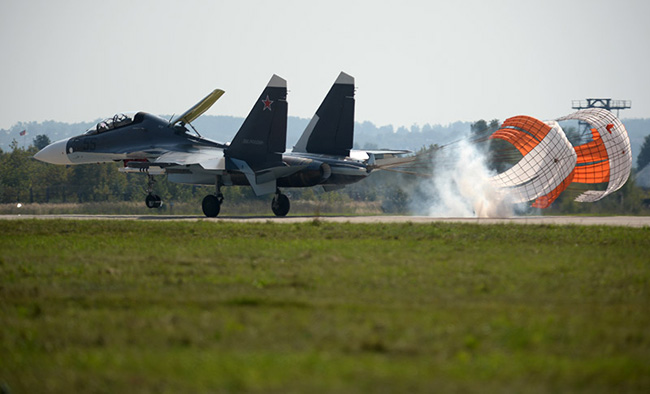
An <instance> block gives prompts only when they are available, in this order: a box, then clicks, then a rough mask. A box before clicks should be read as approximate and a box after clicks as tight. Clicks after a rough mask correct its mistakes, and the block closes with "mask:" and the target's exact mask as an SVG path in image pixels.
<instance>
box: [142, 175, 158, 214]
mask: <svg viewBox="0 0 650 394" xmlns="http://www.w3.org/2000/svg"><path fill="white" fill-rule="evenodd" d="M147 177H148V181H147V197H146V198H145V199H144V202H145V204H147V208H160V207H162V199H161V198H160V196H159V195H157V194H153V185H154V184H155V183H156V180H155V179H153V176H152V175H149V174H147Z"/></svg>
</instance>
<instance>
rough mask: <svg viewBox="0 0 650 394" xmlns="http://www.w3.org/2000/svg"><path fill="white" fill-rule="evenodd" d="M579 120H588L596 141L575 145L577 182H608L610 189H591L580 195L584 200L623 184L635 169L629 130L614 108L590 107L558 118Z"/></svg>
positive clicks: (575, 175) (597, 196)
mask: <svg viewBox="0 0 650 394" xmlns="http://www.w3.org/2000/svg"><path fill="white" fill-rule="evenodd" d="M572 119H574V120H579V121H582V122H586V123H588V124H589V125H590V126H591V127H592V128H591V134H592V139H593V140H592V141H591V142H588V143H586V144H582V145H579V146H576V147H575V151H576V153H577V155H578V162H577V165H576V168H575V174H574V178H573V182H576V183H591V184H597V183H606V182H608V185H607V189H606V190H588V191H586V192H584V193H582V194H581V195H579V196H578V197H577V198H576V201H580V202H593V201H598V200H600V199H602V198H603V197H605V196H607V195H609V194H611V193H613V192H615V191H616V190H618V189H620V188H621V187H623V185H624V184H625V182H627V178H628V177H629V176H630V170H631V169H632V151H631V148H630V138H629V137H628V135H627V130H625V126H623V123H621V121H620V120H618V118H617V117H616V116H614V114H612V113H611V112H609V111H607V110H605V109H600V108H588V109H583V110H580V111H578V112H575V113H573V114H571V115H567V116H563V117H561V118H559V119H558V121H563V120H572Z"/></svg>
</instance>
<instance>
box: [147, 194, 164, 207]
mask: <svg viewBox="0 0 650 394" xmlns="http://www.w3.org/2000/svg"><path fill="white" fill-rule="evenodd" d="M144 202H145V203H146V204H147V208H160V207H162V199H161V198H160V196H159V195H157V194H147V198H145V199H144Z"/></svg>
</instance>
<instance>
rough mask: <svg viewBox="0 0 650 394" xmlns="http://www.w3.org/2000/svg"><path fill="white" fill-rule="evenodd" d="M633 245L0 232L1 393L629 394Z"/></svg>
mask: <svg viewBox="0 0 650 394" xmlns="http://www.w3.org/2000/svg"><path fill="white" fill-rule="evenodd" d="M649 246H650V229H649V228H642V229H632V228H619V227H581V226H565V227H561V226H532V225H530V226H528V225H494V226H487V225H461V224H442V223H441V224H430V225H417V224H376V225H369V224H359V225H353V224H335V223H325V222H320V221H314V222H309V223H302V224H277V223H271V222H269V223H261V224H248V223H243V224H242V223H225V222H213V221H211V222H207V221H206V222H194V223H186V222H149V221H147V222H137V221H66V220H61V221H57V220H19V221H9V220H0V307H1V312H0V324H1V327H2V328H1V329H0V382H3V384H4V385H5V386H6V387H8V388H10V389H11V390H12V392H16V393H22V392H25V393H27V392H42V393H46V392H90V393H92V392H99V393H103V392H106V393H109V392H110V393H113V392H156V393H157V392H179V391H180V392H360V391H362V392H497V393H502V392H533V393H537V392H540V393H545V392H584V393H593V392H602V393H610V392H648V391H649V390H650V253H649V250H648V247H649Z"/></svg>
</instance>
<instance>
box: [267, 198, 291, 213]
mask: <svg viewBox="0 0 650 394" xmlns="http://www.w3.org/2000/svg"><path fill="white" fill-rule="evenodd" d="M290 208H291V203H289V197H287V196H286V195H285V194H276V195H275V197H273V201H272V202H271V209H272V210H273V213H274V214H275V216H287V214H288V213H289V209H290Z"/></svg>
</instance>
